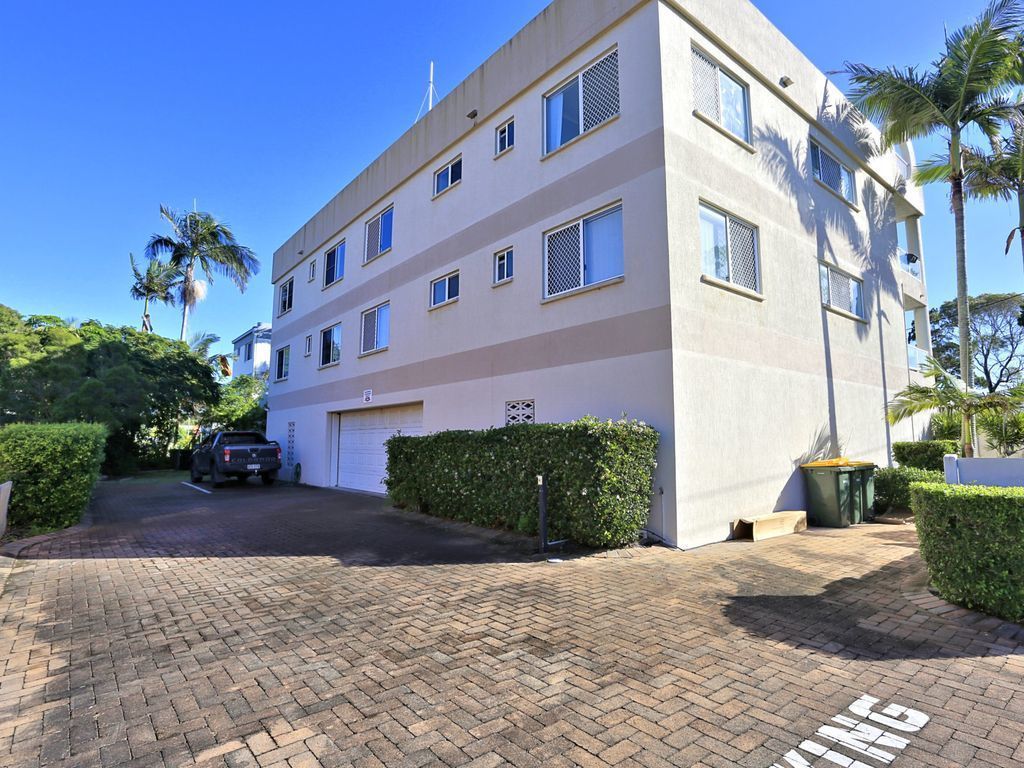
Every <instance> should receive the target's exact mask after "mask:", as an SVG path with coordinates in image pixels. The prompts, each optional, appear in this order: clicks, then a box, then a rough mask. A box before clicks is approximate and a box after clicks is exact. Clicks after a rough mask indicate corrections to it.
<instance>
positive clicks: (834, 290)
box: [818, 264, 866, 320]
mask: <svg viewBox="0 0 1024 768" xmlns="http://www.w3.org/2000/svg"><path fill="white" fill-rule="evenodd" d="M818 277H819V281H820V283H821V303H822V304H824V305H825V306H827V307H832V308H833V309H838V310H842V311H843V312H848V313H850V314H851V315H856V316H857V317H859V318H860V319H862V320H864V319H866V316H865V314H864V282H863V281H862V280H859V279H857V278H856V277H853V276H852V275H849V274H847V273H846V272H843V271H842V270H839V269H836V268H835V267H833V266H831V265H829V264H819V265H818Z"/></svg>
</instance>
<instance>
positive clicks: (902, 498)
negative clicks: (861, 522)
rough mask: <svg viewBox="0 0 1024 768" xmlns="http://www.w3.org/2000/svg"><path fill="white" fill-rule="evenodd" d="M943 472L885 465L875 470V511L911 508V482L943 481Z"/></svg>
mask: <svg viewBox="0 0 1024 768" xmlns="http://www.w3.org/2000/svg"><path fill="white" fill-rule="evenodd" d="M943 477H944V476H943V474H942V472H939V471H938V470H934V469H918V468H917V467H884V468H882V469H877V470H875V511H876V512H885V511H886V510H887V509H892V508H897V509H910V484H911V483H941V482H943Z"/></svg>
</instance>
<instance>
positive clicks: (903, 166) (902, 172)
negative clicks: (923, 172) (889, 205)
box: [894, 152, 913, 182]
mask: <svg viewBox="0 0 1024 768" xmlns="http://www.w3.org/2000/svg"><path fill="white" fill-rule="evenodd" d="M894 154H895V155H896V173H897V175H898V178H897V181H898V180H899V179H903V180H904V181H906V182H909V181H910V174H911V173H912V170H913V169H912V168H911V167H910V163H909V162H907V158H905V157H903V155H902V154H901V153H899V152H895V153H894Z"/></svg>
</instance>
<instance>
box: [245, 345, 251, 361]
mask: <svg viewBox="0 0 1024 768" xmlns="http://www.w3.org/2000/svg"><path fill="white" fill-rule="evenodd" d="M245 359H246V360H247V361H248V360H252V342H251V341H247V342H245Z"/></svg>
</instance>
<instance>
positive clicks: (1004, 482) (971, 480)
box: [942, 453, 1024, 488]
mask: <svg viewBox="0 0 1024 768" xmlns="http://www.w3.org/2000/svg"><path fill="white" fill-rule="evenodd" d="M942 465H943V468H944V469H945V472H946V482H947V483H949V484H950V485H996V486H1000V487H1002V488H1009V487H1012V486H1024V459H961V458H960V457H958V456H955V455H953V454H952V453H947V454H946V455H945V456H943V457H942Z"/></svg>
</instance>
